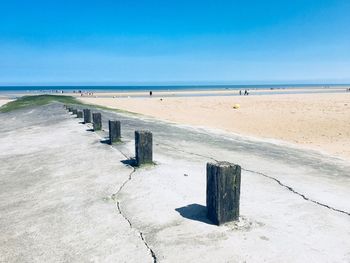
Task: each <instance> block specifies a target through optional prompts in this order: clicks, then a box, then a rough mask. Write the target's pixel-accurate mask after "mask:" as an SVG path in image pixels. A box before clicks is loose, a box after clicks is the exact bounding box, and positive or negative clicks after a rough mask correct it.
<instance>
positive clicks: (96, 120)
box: [92, 112, 102, 131]
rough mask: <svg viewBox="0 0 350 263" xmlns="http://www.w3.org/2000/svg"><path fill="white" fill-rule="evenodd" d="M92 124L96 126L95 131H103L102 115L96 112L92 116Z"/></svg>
mask: <svg viewBox="0 0 350 263" xmlns="http://www.w3.org/2000/svg"><path fill="white" fill-rule="evenodd" d="M92 124H93V126H94V131H99V130H101V129H102V117H101V113H99V112H94V113H93V114H92Z"/></svg>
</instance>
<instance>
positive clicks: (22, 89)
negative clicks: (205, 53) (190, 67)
mask: <svg viewBox="0 0 350 263" xmlns="http://www.w3.org/2000/svg"><path fill="white" fill-rule="evenodd" d="M347 86H349V84H337V85H335V84H322V85H321V84H297V85H284V84H283V85H275V84H274V85H188V86H187V85H181V86H180V85H178V86H0V92H11V93H23V92H29V93H32V92H54V91H64V92H72V91H79V90H80V91H82V92H85V91H87V92H111V91H115V92H131V91H150V90H152V91H181V90H186V91H198V90H204V91H205V90H207V91H208V90H245V89H251V90H260V89H271V90H272V89H281V90H283V89H303V88H315V89H316V88H317V89H318V88H326V89H329V88H330V89H331V88H342V87H347Z"/></svg>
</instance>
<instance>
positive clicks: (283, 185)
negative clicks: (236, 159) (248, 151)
mask: <svg viewBox="0 0 350 263" xmlns="http://www.w3.org/2000/svg"><path fill="white" fill-rule="evenodd" d="M242 170H244V171H247V172H251V173H255V174H259V175H261V176H264V177H266V178H269V179H271V180H274V181H275V182H276V183H278V184H279V185H280V186H282V187H284V188H286V189H287V190H288V191H291V192H292V193H294V194H296V195H299V196H300V197H302V198H303V199H304V200H306V201H309V202H312V203H314V204H317V205H320V206H323V207H325V208H328V209H330V210H333V211H335V212H339V213H343V214H345V215H348V216H350V212H347V211H344V210H340V209H337V208H334V207H331V206H329V205H326V204H324V203H321V202H319V201H316V200H313V199H311V198H309V197H307V196H305V195H304V194H302V193H299V192H298V191H296V190H295V189H294V188H293V187H291V186H288V185H286V184H284V183H282V182H281V181H280V180H278V179H277V178H275V177H272V176H269V175H267V174H264V173H261V172H256V171H253V170H249V169H244V168H242Z"/></svg>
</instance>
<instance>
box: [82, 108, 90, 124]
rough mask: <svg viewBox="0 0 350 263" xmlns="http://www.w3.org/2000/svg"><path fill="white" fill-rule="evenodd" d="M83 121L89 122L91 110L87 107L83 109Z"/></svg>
mask: <svg viewBox="0 0 350 263" xmlns="http://www.w3.org/2000/svg"><path fill="white" fill-rule="evenodd" d="M83 112H84V123H91V111H90V110H89V109H84V110H83Z"/></svg>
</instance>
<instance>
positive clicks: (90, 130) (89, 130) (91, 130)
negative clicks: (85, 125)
mask: <svg viewBox="0 0 350 263" xmlns="http://www.w3.org/2000/svg"><path fill="white" fill-rule="evenodd" d="M86 131H88V132H93V131H95V130H94V129H86Z"/></svg>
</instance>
